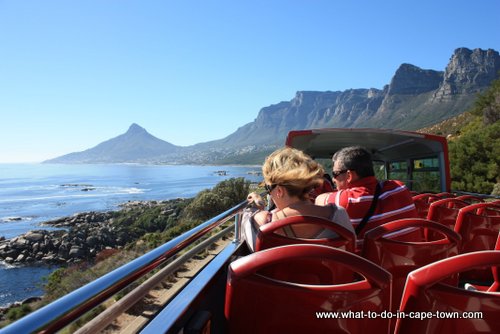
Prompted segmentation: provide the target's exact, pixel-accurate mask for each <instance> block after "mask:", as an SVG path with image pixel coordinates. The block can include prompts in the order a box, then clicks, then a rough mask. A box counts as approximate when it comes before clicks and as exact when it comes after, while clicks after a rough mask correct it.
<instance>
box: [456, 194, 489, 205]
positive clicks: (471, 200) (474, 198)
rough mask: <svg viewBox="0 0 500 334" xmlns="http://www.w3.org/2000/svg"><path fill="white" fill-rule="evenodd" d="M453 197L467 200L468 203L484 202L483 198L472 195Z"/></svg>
mask: <svg viewBox="0 0 500 334" xmlns="http://www.w3.org/2000/svg"><path fill="white" fill-rule="evenodd" d="M455 198H456V199H459V200H461V201H464V202H467V203H469V204H474V203H483V202H484V200H483V199H482V198H481V197H477V196H474V195H462V196H457V197H455Z"/></svg>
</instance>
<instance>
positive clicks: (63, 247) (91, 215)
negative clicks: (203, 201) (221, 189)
mask: <svg viewBox="0 0 500 334" xmlns="http://www.w3.org/2000/svg"><path fill="white" fill-rule="evenodd" d="M175 201H176V200H170V201H163V202H161V201H137V202H127V203H125V204H123V205H122V210H130V209H132V208H138V207H140V208H147V207H152V206H157V205H165V204H166V203H170V202H174V203H173V205H175ZM166 206H167V208H168V206H169V205H166ZM168 211H169V210H165V211H164V213H165V214H168V213H169V212H168ZM115 213H116V212H114V211H110V212H85V213H78V214H75V215H73V216H70V217H64V218H60V219H56V220H52V221H48V222H45V223H43V225H47V226H50V227H54V228H57V229H56V230H42V229H40V230H33V231H29V232H27V233H25V234H22V235H19V236H17V237H14V238H11V239H1V238H0V261H4V262H5V263H7V264H12V265H25V264H34V263H45V264H59V265H60V264H70V263H76V262H80V261H84V260H91V259H93V258H95V256H96V255H97V254H98V253H99V252H100V251H102V250H104V249H111V248H115V249H117V248H118V249H119V248H122V247H123V246H125V245H126V244H127V243H129V242H131V241H134V239H135V238H134V237H133V236H132V235H131V234H130V233H128V231H127V229H126V228H123V227H121V226H116V225H114V224H113V221H114V219H113V217H114V214H115Z"/></svg>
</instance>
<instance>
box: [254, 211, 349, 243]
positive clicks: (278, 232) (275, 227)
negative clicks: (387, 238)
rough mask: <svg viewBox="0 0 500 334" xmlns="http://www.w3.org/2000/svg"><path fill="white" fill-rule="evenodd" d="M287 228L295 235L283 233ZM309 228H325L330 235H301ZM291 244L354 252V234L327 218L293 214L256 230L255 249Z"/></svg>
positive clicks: (320, 229) (321, 229)
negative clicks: (326, 236) (323, 236)
mask: <svg viewBox="0 0 500 334" xmlns="http://www.w3.org/2000/svg"><path fill="white" fill-rule="evenodd" d="M287 229H291V230H293V231H294V232H295V234H296V237H291V236H287V235H285V234H284V231H286V230H287ZM311 229H316V230H319V231H323V230H326V231H328V233H330V235H331V236H332V237H330V238H311V237H310V236H308V237H301V232H303V231H309V230H311ZM326 231H325V232H326ZM292 244H315V245H325V246H331V247H335V248H342V249H345V250H347V251H349V252H354V249H355V247H356V235H355V234H354V232H353V231H351V230H349V229H347V228H345V227H343V226H342V225H339V224H336V223H334V222H332V221H330V220H328V219H324V218H320V217H313V216H293V217H287V218H284V219H280V220H276V221H274V222H271V223H269V224H265V225H262V226H261V227H260V228H259V231H258V232H257V238H256V242H255V251H259V250H262V249H267V248H272V247H277V246H284V245H292Z"/></svg>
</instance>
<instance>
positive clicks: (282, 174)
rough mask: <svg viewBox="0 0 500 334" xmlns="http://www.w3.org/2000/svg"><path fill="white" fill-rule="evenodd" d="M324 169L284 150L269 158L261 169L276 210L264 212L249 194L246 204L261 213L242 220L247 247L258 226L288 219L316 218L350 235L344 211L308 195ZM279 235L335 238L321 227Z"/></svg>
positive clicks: (252, 195)
mask: <svg viewBox="0 0 500 334" xmlns="http://www.w3.org/2000/svg"><path fill="white" fill-rule="evenodd" d="M323 173H324V170H323V167H321V165H320V164H318V163H317V162H316V161H314V160H313V159H312V158H310V157H309V156H307V155H306V154H304V153H303V152H301V151H299V150H296V149H293V148H283V149H279V150H277V151H275V152H273V153H272V154H271V155H269V156H268V157H267V159H266V161H265V162H264V165H263V166H262V174H263V176H264V183H265V188H266V190H267V191H268V193H269V195H270V198H271V200H272V201H273V202H274V204H275V206H276V208H275V209H274V210H272V211H266V210H263V205H262V200H261V198H260V196H258V195H257V194H255V193H251V194H250V195H249V196H248V200H249V201H250V202H253V203H254V204H256V206H257V207H259V209H260V210H258V211H256V212H253V213H252V214H251V215H250V216H249V217H248V216H247V219H245V217H244V218H243V223H242V224H243V233H244V235H245V238H246V240H247V244H248V246H249V247H250V248H251V249H252V250H253V249H254V248H253V246H254V241H255V236H256V233H257V229H258V228H259V226H261V225H263V224H267V223H270V222H273V221H276V220H279V219H283V218H286V217H291V216H316V217H320V218H324V219H328V220H330V221H332V223H336V224H340V225H342V226H344V227H346V228H348V229H350V230H352V231H354V229H353V228H352V225H351V223H350V222H349V218H348V216H347V213H346V212H345V210H344V209H342V208H340V207H337V206H336V205H335V204H333V203H332V204H329V205H327V206H319V205H315V204H314V203H313V202H312V201H311V200H310V198H309V193H310V191H311V190H312V189H314V188H315V187H318V186H320V185H321V183H322V182H323ZM280 232H281V233H282V234H284V235H287V236H291V237H298V238H308V239H311V238H313V239H314V238H334V237H336V235H334V233H333V232H331V231H327V230H325V229H323V228H322V227H316V228H315V227H313V226H311V225H307V226H305V225H304V226H294V228H293V230H292V228H290V229H287V230H284V231H280Z"/></svg>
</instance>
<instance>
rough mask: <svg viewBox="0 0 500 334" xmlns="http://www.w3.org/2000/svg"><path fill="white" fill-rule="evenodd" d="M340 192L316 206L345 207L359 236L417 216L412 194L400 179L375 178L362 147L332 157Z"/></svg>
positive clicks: (321, 199)
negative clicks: (393, 221)
mask: <svg viewBox="0 0 500 334" xmlns="http://www.w3.org/2000/svg"><path fill="white" fill-rule="evenodd" d="M332 162H333V168H332V177H333V180H334V182H335V185H336V188H337V190H336V191H335V192H330V193H324V194H321V195H319V196H318V197H317V198H316V205H328V204H329V203H335V204H336V205H338V206H341V207H343V208H344V209H345V210H346V211H347V214H348V215H349V218H350V220H351V223H352V224H353V226H354V227H357V229H356V232H357V234H358V236H359V237H361V238H362V237H363V235H364V234H365V232H367V231H368V230H370V229H371V228H373V227H376V226H378V225H382V224H384V223H387V222H389V221H392V220H396V219H401V218H414V217H417V211H416V208H415V205H414V204H413V199H412V197H411V193H410V191H409V190H408V189H407V188H406V186H405V185H404V184H403V183H402V182H401V181H397V180H386V181H378V180H377V179H376V178H375V172H374V170H373V162H372V158H371V155H370V153H369V152H368V151H367V150H366V149H364V148H362V147H359V146H350V147H344V148H343V149H341V150H339V151H337V152H335V154H334V155H333V157H332Z"/></svg>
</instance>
